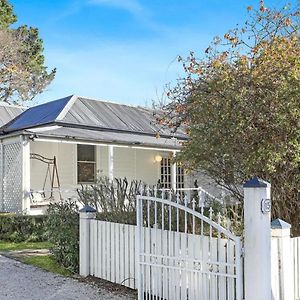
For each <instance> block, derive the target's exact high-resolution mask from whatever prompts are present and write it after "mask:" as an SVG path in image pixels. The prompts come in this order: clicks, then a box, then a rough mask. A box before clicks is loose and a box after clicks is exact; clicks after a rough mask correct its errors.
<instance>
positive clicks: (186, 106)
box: [160, 1, 300, 232]
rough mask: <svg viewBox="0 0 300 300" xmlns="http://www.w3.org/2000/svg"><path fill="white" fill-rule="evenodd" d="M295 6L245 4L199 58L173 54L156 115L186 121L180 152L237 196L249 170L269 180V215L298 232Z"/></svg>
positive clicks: (299, 87)
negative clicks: (173, 74) (174, 67)
mask: <svg viewBox="0 0 300 300" xmlns="http://www.w3.org/2000/svg"><path fill="white" fill-rule="evenodd" d="M299 17H300V11H299V9H298V7H292V6H289V5H287V6H285V7H283V8H282V9H277V8H272V9H271V8H267V7H265V5H264V2H263V1H260V6H259V8H258V9H253V8H252V7H250V6H249V7H248V18H247V21H246V23H245V24H244V25H243V26H237V27H236V28H234V29H232V30H229V31H228V32H227V33H226V34H225V35H224V36H223V37H216V38H215V39H214V40H213V42H212V43H211V45H210V46H209V47H208V48H207V49H206V51H205V53H204V54H203V58H197V57H196V55H195V54H194V53H193V52H191V53H190V55H189V56H188V57H187V58H184V59H183V58H182V57H179V58H178V60H179V61H181V62H182V63H183V67H184V70H185V72H186V76H184V77H183V78H181V79H179V80H178V84H177V85H176V86H175V87H170V88H169V90H168V93H167V94H168V96H169V98H170V100H171V101H170V103H169V104H168V105H166V106H165V113H164V116H163V117H162V119H161V120H160V122H161V123H163V124H165V125H167V126H169V127H172V128H174V129H176V128H177V127H178V126H179V125H185V126H186V127H187V132H188V134H189V136H190V140H189V141H188V142H186V143H185V144H184V145H183V151H182V152H181V154H180V155H179V159H180V160H181V161H182V162H183V163H184V164H185V167H186V168H188V169H190V170H195V169H196V170H203V171H204V172H205V173H206V174H208V175H209V176H211V177H212V178H213V179H214V180H215V181H216V182H217V183H218V184H220V185H221V186H225V187H226V188H227V189H229V190H230V191H231V192H232V193H233V194H234V195H235V196H236V197H238V198H240V199H241V200H242V199H243V195H242V191H241V184H242V183H243V182H245V180H247V179H249V178H251V177H252V176H254V175H256V176H259V177H261V178H264V179H266V180H268V181H270V182H271V183H272V201H273V216H274V217H275V216H276V217H280V218H283V219H284V220H285V221H287V222H290V223H292V224H293V226H294V227H293V228H294V232H297V231H298V232H300V227H299V221H298V220H299V213H300V36H299Z"/></svg>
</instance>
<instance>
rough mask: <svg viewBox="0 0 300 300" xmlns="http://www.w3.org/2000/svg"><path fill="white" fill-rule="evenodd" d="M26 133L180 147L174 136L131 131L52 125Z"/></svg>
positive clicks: (71, 138) (114, 142)
mask: <svg viewBox="0 0 300 300" xmlns="http://www.w3.org/2000/svg"><path fill="white" fill-rule="evenodd" d="M26 132H27V133H28V134H30V133H34V134H35V135H37V140H38V138H39V137H51V138H63V139H69V140H72V141H76V140H77V141H78V140H84V141H95V142H103V143H112V144H126V145H128V144H130V145H136V146H149V147H156V148H170V149H179V148H180V147H181V145H180V142H179V141H178V140H177V139H175V138H162V137H161V138H156V137H154V136H149V135H141V134H132V133H121V134H120V133H118V132H107V131H97V130H90V129H83V128H68V127H61V128H57V127H54V128H53V129H52V130H51V129H50V130H47V131H44V130H43V129H41V131H40V132H39V131H38V130H37V129H35V130H34V131H33V132H30V130H27V131H26Z"/></svg>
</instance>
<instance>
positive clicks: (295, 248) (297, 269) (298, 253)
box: [291, 237, 300, 299]
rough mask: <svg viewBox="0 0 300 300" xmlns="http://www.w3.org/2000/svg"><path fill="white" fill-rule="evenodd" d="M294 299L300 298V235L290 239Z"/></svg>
mask: <svg viewBox="0 0 300 300" xmlns="http://www.w3.org/2000/svg"><path fill="white" fill-rule="evenodd" d="M291 249H292V257H293V268H294V270H293V271H294V291H295V299H300V237H296V238H292V239H291Z"/></svg>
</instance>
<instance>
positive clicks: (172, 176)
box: [171, 151, 177, 191]
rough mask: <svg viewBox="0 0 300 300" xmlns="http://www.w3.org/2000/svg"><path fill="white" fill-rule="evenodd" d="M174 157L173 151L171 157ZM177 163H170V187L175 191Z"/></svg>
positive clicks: (174, 152)
mask: <svg viewBox="0 0 300 300" xmlns="http://www.w3.org/2000/svg"><path fill="white" fill-rule="evenodd" d="M175 157H176V151H173V159H175ZM176 181H177V164H176V163H173V164H172V171H171V183H172V189H173V190H174V191H176V188H177V183H176Z"/></svg>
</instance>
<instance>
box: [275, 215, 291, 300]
mask: <svg viewBox="0 0 300 300" xmlns="http://www.w3.org/2000/svg"><path fill="white" fill-rule="evenodd" d="M271 228H272V239H277V246H278V248H277V249H278V259H279V262H278V265H279V274H278V275H279V286H280V289H279V293H280V298H279V299H280V300H289V299H295V295H294V277H293V257H292V255H291V253H292V252H291V225H290V224H289V223H287V222H284V221H283V220H281V219H276V220H273V221H272V223H271ZM279 299H278V300H279ZM276 300H277V299H276Z"/></svg>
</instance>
